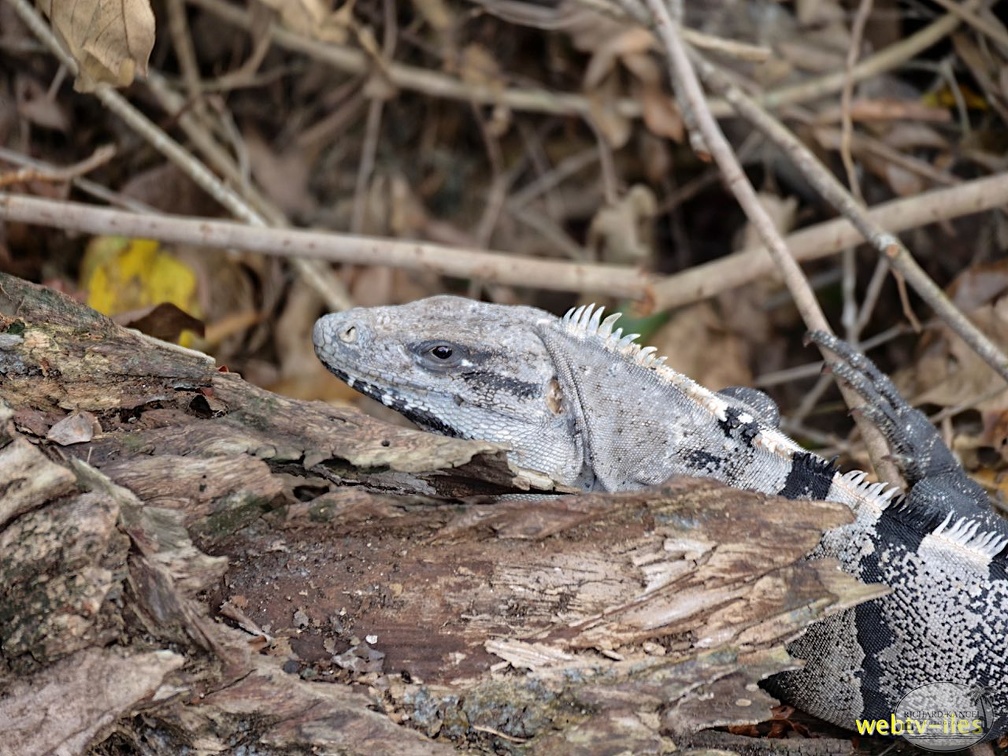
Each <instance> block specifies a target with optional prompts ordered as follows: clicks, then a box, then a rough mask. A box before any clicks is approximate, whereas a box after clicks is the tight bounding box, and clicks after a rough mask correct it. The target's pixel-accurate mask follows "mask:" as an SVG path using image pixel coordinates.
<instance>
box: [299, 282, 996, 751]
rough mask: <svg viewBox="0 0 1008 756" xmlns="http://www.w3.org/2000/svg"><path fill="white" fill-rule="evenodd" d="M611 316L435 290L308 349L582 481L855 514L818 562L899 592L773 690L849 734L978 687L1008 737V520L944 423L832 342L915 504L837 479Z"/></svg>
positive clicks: (368, 383)
mask: <svg viewBox="0 0 1008 756" xmlns="http://www.w3.org/2000/svg"><path fill="white" fill-rule="evenodd" d="M617 317H618V315H611V316H609V317H607V318H605V319H603V318H602V310H601V309H598V308H594V307H580V308H578V309H576V310H572V311H571V312H569V313H567V315H566V316H565V317H563V318H562V319H560V318H557V317H555V316H553V315H551V314H549V313H547V312H544V311H542V310H538V309H534V308H531V307H511V306H502V305H491V304H484V303H479V302H474V301H470V300H465V299H459V298H456V297H444V296H442V297H433V298H430V299H425V300H421V301H418V302H414V303H412V304H408V305H402V306H398V307H374V308H359V309H352V310H348V311H346V312H342V313H336V314H332V315H327V316H325V317H323V318H321V319H320V320H319V321H318V322H317V323H316V324H315V330H314V342H315V351H316V353H317V355H318V357H319V359H321V360H322V362H323V363H325V365H326V367H328V368H329V370H330V371H332V372H333V373H335V374H336V375H337V376H338V377H340V378H342V379H343V380H344V381H346V382H347V383H348V384H350V386H352V387H353V388H355V389H357V390H358V391H360V392H361V393H364V394H366V395H368V396H371V397H373V398H375V399H377V400H379V401H381V402H382V403H383V404H385V405H387V406H389V407H392V408H393V409H395V410H397V411H398V412H400V413H402V414H403V415H405V416H406V417H408V418H409V419H410V420H413V421H414V422H415V423H416V424H417V425H419V426H420V427H422V428H425V429H427V430H431V431H434V432H437V433H441V434H447V435H452V436H460V437H464V438H475V439H482V440H489V441H496V442H502V443H505V444H508V445H510V448H511V451H510V453H509V456H510V458H511V459H512V461H513V462H514V463H515V464H517V465H518V466H520V467H524V468H528V469H531V470H535V471H539V472H542V473H545V474H547V475H549V476H550V477H551V478H553V479H554V480H556V481H559V482H561V483H564V484H568V485H573V486H578V487H581V488H584V489H586V490H603V491H618V490H627V489H634V488H640V487H642V486H648V485H653V484H657V483H661V482H662V481H664V480H665V479H667V478H669V477H671V476H674V475H692V476H707V477H713V478H716V479H718V480H720V481H723V482H724V483H727V484H729V485H731V486H733V487H736V488H747V489H753V490H756V491H761V492H765V493H771V494H779V495H781V496H784V497H788V498H792V499H796V498H813V499H826V500H829V501H835V502H842V503H844V504H846V505H848V506H849V507H850V508H851V509H852V510H853V512H854V514H855V520H854V522H852V523H851V524H850V525H846V526H843V527H840V528H837V529H835V530H831V531H829V532H827V533H826V534H825V535H824V536H823V539H822V541H821V543H820V545H819V547H818V548H817V550H816V552H815V553H813V554H812V555H811V556H813V557H815V556H831V557H835V558H837V559H838V560H839V561H840V562H841V564H842V565H843V567H844V569H845V570H847V571H848V572H850V573H851V574H853V575H855V576H857V577H858V578H860V579H861V580H862V581H864V582H866V583H885V584H887V585H888V586H890V587H891V588H892V589H893V590H892V592H891V593H889V594H888V595H886V596H884V597H882V598H879V599H875V600H872V601H869V602H867V603H864V604H861V605H858V606H857V607H855V608H853V609H850V610H847V611H846V612H843V613H840V614H838V615H834V616H832V617H830V618H828V619H826V620H824V621H821V622H819V623H817V624H815V625H813V626H812V627H810V628H809V630H808V631H807V632H806V633H805V635H804V636H802V637H801V638H799V639H798V640H796V641H794V642H793V643H792V644H791V645H790V646H789V649H788V650H789V651H790V652H791V653H792V655H793V656H796V657H799V658H802V659H805V660H806V664H805V666H804V667H803V668H802V669H800V670H796V671H793V672H785V673H782V674H780V675H777V676H775V677H773V678H771V679H770V680H769V681H767V687H768V688H769V689H770V691H771V692H772V693H774V694H776V695H777V696H778V697H780V698H782V699H783V700H786V701H788V702H790V703H793V704H794V705H796V706H798V707H799V708H801V709H803V710H805V711H808V712H810V713H812V714H815V715H817V716H819V717H821V718H823V719H825V720H828V721H830V722H833V723H836V724H838V725H841V726H845V727H853V726H854V723H855V720H857V719H886V720H889V718H890V715H891V714H892V713H893V712H894V711H895V709H896V707H897V705H898V704H899V702H900V701H901V699H902V698H903V696H904V695H905V694H906V693H907V692H909V691H911V690H913V689H916V688H919V687H921V686H927V685H932V684H935V683H953V684H955V685H957V686H961V687H962V688H963V689H964V690H966V689H970V690H980V691H984V692H985V694H986V696H987V700H988V701H989V702H990V704H991V707H992V708H993V711H994V716H995V718H996V720H995V721H994V722H988V723H987V724H988V729H987V733H988V737H992V736H994V735H999V734H1003V733H1005V732H1006V731H1008V574H1006V565H1008V556H1006V553H1008V524H1006V522H1005V521H1004V520H1002V519H1001V518H999V517H998V516H997V515H995V514H993V513H992V511H991V509H990V504H989V501H988V499H987V496H986V494H985V493H984V491H983V489H982V488H981V487H980V486H979V485H977V484H976V483H974V482H973V481H971V480H970V479H969V478H968V477H967V476H966V474H965V473H964V472H963V470H962V468H961V467H960V466H959V465H958V463H957V462H956V461H955V459H954V457H953V456H952V454H951V452H950V451H949V450H948V449H947V448H946V447H945V445H944V444H943V443H942V441H941V438H940V437H939V436H938V434H937V433H936V431H935V429H934V427H933V426H932V425H931V424H930V423H929V422H928V420H927V418H926V417H925V416H924V415H923V414H922V413H921V412H919V411H918V410H916V409H914V408H912V407H910V406H909V405H908V404H907V403H906V402H905V400H903V399H902V397H900V395H899V394H898V392H897V391H896V389H895V387H894V386H893V384H892V383H891V382H890V381H889V379H888V378H887V377H886V376H885V375H883V374H882V373H880V372H879V371H878V370H877V369H876V367H875V366H874V365H873V364H872V363H871V362H870V361H869V360H868V359H867V358H866V357H864V356H863V355H862V354H861V353H859V352H857V351H856V350H854V349H852V348H851V347H849V346H848V345H847V344H845V343H844V342H841V341H839V340H837V339H835V338H834V337H832V336H828V335H826V334H821V333H818V334H813V335H812V339H813V340H814V341H816V342H817V343H818V344H821V345H824V346H826V347H827V348H829V349H830V350H831V351H833V352H834V353H836V354H837V355H839V357H840V361H839V362H838V363H836V364H835V365H833V371H834V373H835V374H836V375H837V376H839V377H840V378H841V379H842V380H844V381H846V382H847V383H849V384H850V385H851V386H852V387H853V388H854V389H855V390H856V391H857V392H858V393H859V394H860V395H861V396H862V397H863V398H864V399H865V400H866V405H865V406H864V407H863V408H862V410H861V411H862V412H864V414H865V415H867V416H868V417H869V418H870V419H871V420H872V421H873V422H875V423H876V424H877V425H878V426H879V428H880V429H881V430H882V432H883V434H884V435H885V436H886V438H887V440H888V441H889V444H890V447H891V450H892V452H893V455H894V457H895V459H896V460H897V462H898V463H899V465H900V467H901V471H902V472H903V474H904V476H905V478H906V480H907V483H908V485H909V490H908V492H907V493H906V495H905V496H902V495H897V493H898V492H897V491H895V490H894V489H892V488H888V487H886V486H884V485H882V484H877V483H868V482H866V479H865V474H864V473H862V472H857V471H855V472H852V473H845V474H842V473H839V472H837V471H835V470H834V467H833V465H832V463H830V462H827V461H825V460H824V459H822V458H820V457H818V456H816V455H815V454H812V453H811V452H808V451H806V450H804V449H802V448H801V447H800V446H799V445H798V444H797V443H795V442H794V441H792V440H791V439H790V438H788V437H787V436H785V435H784V434H783V433H781V432H780V431H778V430H777V428H776V425H777V411H776V407H775V406H774V405H773V403H772V402H771V401H770V400H769V398H768V397H766V396H765V395H764V394H762V393H761V392H759V391H756V390H754V389H726V390H725V391H724V392H721V393H713V392H711V391H708V390H707V389H705V388H703V387H702V386H699V385H698V384H696V383H694V382H693V381H692V380H690V379H689V378H687V377H686V376H683V375H681V374H679V373H677V372H675V371H674V370H672V369H671V368H669V367H666V366H665V365H664V364H663V362H664V359H663V358H659V357H656V356H655V354H654V349H653V348H651V347H645V348H641V347H640V346H639V345H638V344H637V343H636V342H635V341H634V339H635V338H636V334H633V335H623V334H622V332H621V330H620V329H615V327H614V323H615V321H616V319H617Z"/></svg>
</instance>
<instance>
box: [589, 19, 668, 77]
mask: <svg viewBox="0 0 1008 756" xmlns="http://www.w3.org/2000/svg"><path fill="white" fill-rule="evenodd" d="M654 44H655V40H654V36H652V34H651V32H649V31H648V30H647V29H645V28H644V27H641V26H633V27H629V28H626V29H624V30H622V31H621V32H619V33H618V34H615V35H613V36H611V37H609V38H607V39H604V40H603V41H602V43H601V44H599V45H598V46H596V47H594V49H592V50H591V52H592V57H591V60H590V61H589V62H588V66H587V68H585V74H584V80H583V86H584V88H585V89H593V88H595V87H596V86H598V85H599V84H600V83H601V82H602V80H603V79H604V78H605V77H606V76H608V75H609V74H610V73H612V72H613V71H614V70H615V68H616V64H617V62H618V61H620V59H622V58H624V57H625V56H629V55H635V54H639V53H645V52H647V51H649V50H651V49H652V48H653V47H654Z"/></svg>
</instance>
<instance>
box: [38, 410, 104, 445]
mask: <svg viewBox="0 0 1008 756" xmlns="http://www.w3.org/2000/svg"><path fill="white" fill-rule="evenodd" d="M101 430H102V429H101V425H100V424H99V423H98V418H97V417H95V416H94V415H93V414H92V413H90V412H87V411H82V412H74V413H73V414H71V415H67V416H66V417H64V418H63V419H62V420H60V421H59V422H58V423H56V424H55V425H54V426H53V427H52V428H50V429H49V432H48V433H46V438H47V439H49V440H50V441H52V442H53V443H56V444H59V445H60V446H70V444H80V443H83V442H85V441H90V440H91V439H92V438H94V437H95V434H96V433H101Z"/></svg>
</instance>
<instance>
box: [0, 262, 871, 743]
mask: <svg viewBox="0 0 1008 756" xmlns="http://www.w3.org/2000/svg"><path fill="white" fill-rule="evenodd" d="M73 411H87V412H91V413H93V414H94V419H93V422H92V420H91V419H88V420H87V421H86V422H84V423H82V424H80V425H79V426H78V430H75V431H74V433H79V434H82V435H81V437H82V438H84V439H85V440H82V441H81V442H80V443H75V444H72V445H69V446H60V445H59V444H57V443H55V442H54V441H53V440H51V439H50V438H47V434H48V432H49V430H50V429H51V428H52V426H53V425H54V424H55V423H57V422H58V421H60V420H61V419H63V418H64V417H66V416H67V415H68V414H69V413H70V412H73ZM92 427H97V433H95V434H94V435H93V436H92V435H91V428H92ZM70 437H71V438H74V437H76V436H70ZM63 438H67V437H66V436H63ZM0 465H2V467H0V474H2V479H0V637H2V646H0V661H2V665H0V729H4V727H5V721H6V722H7V723H11V722H17V724H15V725H8V731H9V732H11V733H13V735H12V736H11V737H9V738H7V739H6V740H4V739H0V752H5V751H4V749H7V748H11V747H13V746H12V745H11V744H14V745H16V746H17V750H16V752H17V753H33V752H38V753H41V752H44V751H45V750H46V749H47V748H50V749H51V748H63V752H66V753H76V752H81V751H83V750H87V749H88V748H104V749H105V752H107V750H108V749H109V748H112V747H114V746H116V744H121V745H122V746H123V747H124V748H125V747H129V746H130V744H135V743H139V742H141V740H143V741H144V742H145V743H147V744H148V745H147V746H146V747H147V748H148V749H149V748H151V746H150V745H149V744H150V743H151V742H158V743H162V744H163V746H161V747H160V748H161V749H162V750H161V751H160V752H163V753H175V752H178V751H179V750H181V749H183V748H192V749H195V750H196V751H198V752H200V751H202V752H212V751H213V750H214V748H217V747H221V748H223V747H225V746H228V745H233V744H235V743H236V742H242V743H245V744H259V745H260V746H263V747H266V748H275V749H278V750H283V749H286V750H287V751H288V752H290V751H293V750H308V749H311V748H318V749H322V750H326V749H329V750H339V751H340V752H347V753H376V752H403V753H434V752H440V751H442V750H446V749H448V750H450V749H451V747H452V746H453V745H455V746H458V745H464V746H469V747H483V748H486V749H489V750H495V749H505V748H507V749H517V750H520V749H523V748H530V749H534V750H535V751H536V752H537V753H571V752H575V751H579V750H580V751H584V752H598V751H600V750H606V749H607V748H609V747H610V746H615V745H617V744H618V745H619V749H626V750H632V751H636V752H661V751H665V750H669V749H671V748H673V747H675V745H676V743H682V742H685V740H684V738H687V737H688V735H689V734H690V733H692V732H695V731H696V730H698V729H700V728H702V727H710V726H716V725H725V724H732V723H741V722H754V721H759V720H761V719H766V718H768V716H769V708H770V706H771V705H772V704H773V703H774V702H773V701H772V699H770V698H769V697H768V696H766V695H765V694H764V693H762V692H761V691H760V690H759V688H758V687H757V686H756V683H757V681H758V680H759V679H761V678H762V677H764V676H766V675H768V674H772V673H773V672H775V671H778V670H780V669H782V668H784V667H785V666H787V665H788V663H789V660H788V658H787V656H786V654H785V653H784V651H783V642H784V641H785V640H787V639H789V638H791V637H793V636H794V635H796V634H797V633H799V632H800V631H801V630H802V628H803V627H805V626H806V625H807V624H808V623H809V622H811V621H812V620H813V619H814V618H816V617H819V616H822V615H823V614H824V613H826V612H828V611H835V610H837V609H838V608H840V607H844V606H849V605H852V604H853V603H856V602H857V601H861V600H864V599H866V598H868V597H871V596H874V595H878V593H879V589H878V588H877V587H866V586H862V585H859V584H858V583H856V582H855V581H854V580H853V579H851V578H849V577H847V576H846V575H844V574H843V573H840V572H839V571H838V570H837V569H836V566H835V565H834V564H832V563H829V562H808V561H804V560H803V557H804V555H805V554H807V553H808V551H809V550H811V548H812V547H813V546H814V545H815V544H816V543H817V542H818V540H819V537H820V535H821V532H822V530H823V529H824V528H827V527H833V526H835V525H837V524H839V523H842V522H846V521H847V520H848V519H849V516H850V515H849V512H848V511H847V510H846V509H845V508H844V507H842V506H839V505H834V504H826V503H816V502H786V503H785V504H784V505H783V506H782V505H781V502H780V501H777V500H775V499H774V498H773V497H767V496H763V495H760V494H754V493H748V492H743V491H737V490H732V489H728V488H725V487H724V486H721V485H718V484H716V483H713V482H710V481H697V480H680V481H671V482H669V483H668V484H666V485H665V486H663V487H661V488H659V489H656V490H649V491H640V492H635V493H630V494H620V495H575V496H564V497H551V498H543V497H541V496H539V497H535V498H533V499H532V500H527V499H525V500H522V499H513V500H500V499H496V498H494V496H492V495H491V494H493V495H496V494H499V493H503V492H514V491H517V490H520V489H528V488H529V487H530V486H531V487H539V488H548V487H549V486H548V483H547V482H545V481H542V480H538V479H537V478H536V477H535V476H528V475H525V474H522V473H520V472H519V471H515V470H512V469H511V468H510V467H509V466H508V464H507V461H506V459H505V457H504V454H503V450H501V449H500V448H499V447H496V446H494V445H493V444H487V443H480V442H471V441H464V440H459V439H449V438H442V437H437V436H431V435H429V434H425V433H420V432H418V431H412V430H409V429H404V428H399V427H394V426H389V425H386V424H384V423H381V422H379V421H376V420H373V419H371V418H368V417H366V416H364V415H362V414H361V413H358V412H353V411H349V410H340V409H335V408H332V407H328V406H326V405H323V404H320V403H312V402H299V401H295V400H292V399H287V398H284V397H280V396H276V395H273V394H270V393H269V392H266V391H263V390H262V389H259V388H256V387H254V386H250V385H249V384H247V383H245V382H244V381H242V380H241V379H240V378H239V377H238V376H235V375H229V374H222V373H219V372H217V371H216V369H215V367H214V365H213V363H212V362H211V361H210V360H209V359H208V358H206V357H204V356H202V355H198V354H196V353H193V352H189V351H187V350H179V349H178V348H174V347H170V346H167V345H164V344H161V343H160V342H155V341H153V340H150V339H147V338H146V337H143V336H140V335H138V334H136V333H133V332H130V331H126V330H124V329H121V328H119V327H117V326H115V325H114V324H112V323H110V322H109V321H108V320H106V319H104V318H101V317H100V316H97V315H95V314H94V313H92V312H91V311H89V310H87V309H86V308H84V307H81V306H80V305H78V304H76V303H73V302H71V301H70V300H67V299H65V298H63V297H61V296H59V295H57V294H53V293H51V292H48V291H46V290H44V289H41V288H40V287H36V286H33V285H30V284H26V283H24V282H21V281H18V280H16V279H12V278H9V277H4V276H0ZM476 494H480V495H479V496H474V495H476ZM33 628H34V629H33ZM113 650H114V653H113ZM98 668H100V669H102V670H104V673H103V674H104V675H105V677H104V680H105V682H104V683H103V684H104V685H106V686H107V688H108V691H107V692H106V693H104V694H103V695H102V696H100V697H92V698H91V699H90V700H84V697H82V694H81V689H82V686H83V685H85V684H86V682H87V679H88V675H87V674H85V672H84V671H85V670H89V669H98ZM131 669H135V673H136V674H135V675H133V676H132V677H131V672H130V670H131ZM58 706H63V707H64V711H65V714H64V715H62V716H60V717H46V716H44V715H43V713H44V712H46V711H51V710H52V709H53V707H58ZM136 711H143V714H144V716H143V717H134V716H132V713H133V712H136ZM379 711H380V712H381V713H379ZM148 731H150V732H155V731H156V733H157V737H156V738H149V737H147V734H148ZM33 738H37V739H36V740H34V741H33ZM33 742H34V743H36V744H37V745H38V747H34V746H33V745H32V744H33ZM103 743H104V744H105V745H104V746H102V744H103ZM12 752H14V751H12ZM148 752H149V750H148Z"/></svg>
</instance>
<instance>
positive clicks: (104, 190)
mask: <svg viewBox="0 0 1008 756" xmlns="http://www.w3.org/2000/svg"><path fill="white" fill-rule="evenodd" d="M99 149H101V148H99ZM88 159H90V158H88ZM0 161H3V162H5V163H11V164H12V165H20V166H24V167H27V168H32V169H33V170H36V171H38V172H39V173H42V174H45V175H50V176H52V175H58V174H59V173H60V172H61V171H64V170H65V169H64V168H62V167H56V166H54V165H52V164H51V163H46V162H44V161H42V160H35V159H34V158H30V157H28V156H27V155H22V154H21V153H20V152H14V151H13V150H9V149H7V148H6V147H0ZM68 180H69V181H70V183H71V184H72V185H73V186H75V187H77V188H78V189H80V190H81V191H82V192H84V193H85V194H90V195H91V196H92V197H97V198H98V199H100V200H103V201H104V202H107V203H108V204H110V205H113V206H115V207H124V208H126V209H127V210H132V211H133V212H135V213H156V212H157V210H155V209H154V208H153V207H151V206H150V205H148V204H147V203H146V202H140V201H139V200H136V199H133V198H132V197H127V196H125V195H123V194H119V193H117V192H113V191H112V190H111V189H109V188H108V187H106V186H103V185H102V184H99V183H97V182H96V181H91V180H90V179H86V178H82V177H80V176H70V177H69V178H68Z"/></svg>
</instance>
